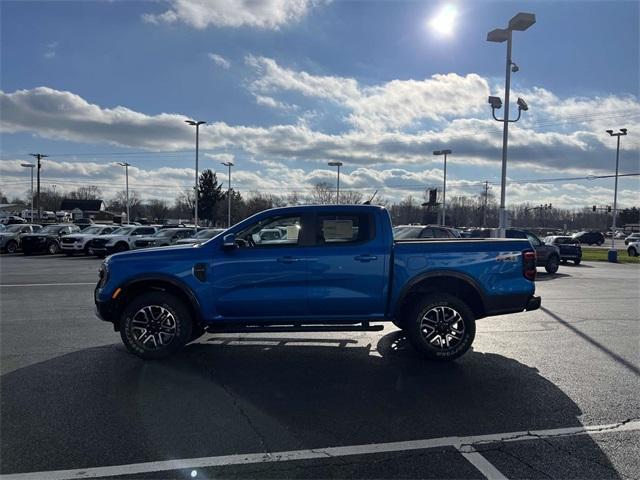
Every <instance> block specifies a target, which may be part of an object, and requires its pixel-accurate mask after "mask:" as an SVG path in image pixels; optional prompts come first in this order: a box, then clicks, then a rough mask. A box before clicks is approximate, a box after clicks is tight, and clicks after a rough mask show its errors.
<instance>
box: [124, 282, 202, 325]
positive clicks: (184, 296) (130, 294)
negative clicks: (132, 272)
mask: <svg viewBox="0 0 640 480" xmlns="http://www.w3.org/2000/svg"><path fill="white" fill-rule="evenodd" d="M120 288H121V289H122V293H121V294H120V296H119V297H118V305H117V307H116V315H115V316H114V320H115V321H114V328H115V330H116V331H118V330H119V328H120V327H119V325H118V319H119V318H120V315H121V314H122V312H123V310H124V308H125V306H126V305H127V303H128V302H129V301H131V299H133V298H135V297H136V296H138V295H139V294H141V293H143V292H149V291H161V292H167V293H171V294H173V295H174V296H175V297H176V298H178V299H180V300H181V301H182V302H184V304H185V306H186V307H187V309H188V310H189V314H190V315H191V318H192V320H193V322H194V323H195V325H197V326H201V327H204V321H203V318H202V313H201V310H200V302H199V301H198V298H197V297H196V295H195V294H194V293H193V291H192V290H191V288H190V287H189V286H188V285H186V284H184V283H183V282H182V281H180V280H177V279H175V278H174V277H171V276H168V275H161V274H155V275H144V276H142V277H137V278H135V279H132V280H129V281H127V282H126V283H124V284H123V285H121V286H120Z"/></svg>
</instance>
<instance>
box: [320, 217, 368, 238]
mask: <svg viewBox="0 0 640 480" xmlns="http://www.w3.org/2000/svg"><path fill="white" fill-rule="evenodd" d="M370 226H371V223H370V220H369V216H368V215H366V214H364V215H352V214H347V215H344V214H337V215H332V214H323V215H318V216H317V221H316V244H318V245H344V244H350V243H363V242H366V241H368V240H370V239H371V237H372V235H371V231H370Z"/></svg>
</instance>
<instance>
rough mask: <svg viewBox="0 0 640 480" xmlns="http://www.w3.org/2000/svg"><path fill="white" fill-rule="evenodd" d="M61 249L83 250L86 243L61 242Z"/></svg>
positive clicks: (66, 250)
mask: <svg viewBox="0 0 640 480" xmlns="http://www.w3.org/2000/svg"><path fill="white" fill-rule="evenodd" d="M60 249H61V250H62V251H63V252H82V251H83V250H84V245H83V244H82V243H61V244H60Z"/></svg>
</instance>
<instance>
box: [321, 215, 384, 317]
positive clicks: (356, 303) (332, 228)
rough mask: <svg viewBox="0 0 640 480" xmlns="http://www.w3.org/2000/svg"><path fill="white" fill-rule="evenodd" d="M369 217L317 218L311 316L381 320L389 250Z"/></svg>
mask: <svg viewBox="0 0 640 480" xmlns="http://www.w3.org/2000/svg"><path fill="white" fill-rule="evenodd" d="M377 227H378V226H377V225H376V222H375V216H374V215H373V214H372V213H369V212H364V213H354V214H351V213H341V212H336V213H331V212H327V213H325V212H322V213H318V214H317V215H316V216H315V221H314V246H313V247H311V248H310V249H309V257H310V261H309V310H310V315H312V316H317V317H324V318H328V319H330V318H331V317H351V316H353V317H358V318H360V317H361V318H366V317H374V318H377V317H382V316H383V315H384V310H385V306H386V298H385V295H384V292H383V289H384V285H385V278H386V277H385V275H386V265H387V264H388V260H389V258H388V257H389V249H388V248H387V247H386V246H385V242H383V241H381V238H378V237H382V234H381V231H380V228H377Z"/></svg>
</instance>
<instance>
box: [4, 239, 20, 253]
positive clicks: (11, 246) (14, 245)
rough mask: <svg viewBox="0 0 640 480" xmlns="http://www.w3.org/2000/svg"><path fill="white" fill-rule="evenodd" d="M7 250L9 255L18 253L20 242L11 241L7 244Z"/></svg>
mask: <svg viewBox="0 0 640 480" xmlns="http://www.w3.org/2000/svg"><path fill="white" fill-rule="evenodd" d="M5 250H6V251H7V253H16V252H17V251H18V242H16V241H14V240H11V241H10V242H8V243H7V246H6V247H5Z"/></svg>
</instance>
